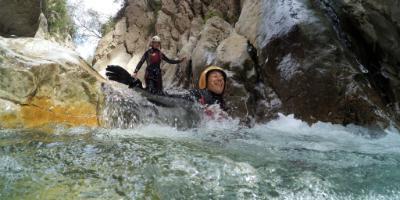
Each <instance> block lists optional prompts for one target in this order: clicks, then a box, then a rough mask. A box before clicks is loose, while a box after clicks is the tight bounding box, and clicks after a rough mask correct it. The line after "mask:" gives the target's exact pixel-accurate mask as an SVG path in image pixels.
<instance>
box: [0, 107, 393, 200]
mask: <svg viewBox="0 0 400 200" xmlns="http://www.w3.org/2000/svg"><path fill="white" fill-rule="evenodd" d="M370 131H375V130H371V129H367V128H364V127H357V126H347V127H344V126H340V125H333V124H329V123H317V124H314V125H311V126H310V125H308V124H307V123H305V122H303V121H300V120H297V119H295V118H294V117H293V116H292V115H290V116H284V115H280V116H279V118H278V119H276V120H274V121H272V122H270V123H267V124H259V125H257V126H256V127H254V128H247V127H242V126H241V125H240V123H239V122H238V121H235V120H232V119H228V120H226V121H209V122H207V123H200V125H199V126H198V127H196V128H193V129H186V130H182V129H177V128H175V127H171V126H168V125H165V124H142V125H140V126H136V127H135V128H134V129H89V128H75V129H73V130H64V131H62V130H60V131H59V133H58V134H56V135H48V134H44V133H38V132H30V131H26V130H25V131H18V130H1V131H0V138H1V141H2V142H0V158H1V159H3V160H8V161H7V162H1V164H0V179H1V181H0V194H1V195H2V196H0V197H1V198H5V199H21V198H23V199H27V198H29V199H43V198H44V199H46V198H52V197H54V195H55V194H57V195H59V196H63V197H65V198H75V199H76V198H81V199H88V198H95V199H119V198H126V199H141V198H153V199H154V198H159V199H214V198H216V199H397V198H400V196H399V194H400V192H399V191H400V187H399V186H398V184H397V183H398V182H399V181H400V170H399V169H398V166H399V164H400V145H399V144H400V143H399V141H400V135H399V133H398V132H397V131H396V130H386V131H385V133H380V134H381V136H380V137H373V138H371V137H369V136H368V135H369V132H370ZM80 132H83V133H82V134H79V133H80ZM3 160H2V161H3ZM5 163H8V164H5ZM12 163H14V164H13V166H17V167H16V168H14V167H12V168H13V169H11V167H10V166H11V165H10V164H12ZM6 165H7V166H8V167H1V166H6ZM18 169H21V170H18ZM16 175H19V176H20V178H15V177H16ZM13 177H14V178H13ZM4 183H7V184H4Z"/></svg>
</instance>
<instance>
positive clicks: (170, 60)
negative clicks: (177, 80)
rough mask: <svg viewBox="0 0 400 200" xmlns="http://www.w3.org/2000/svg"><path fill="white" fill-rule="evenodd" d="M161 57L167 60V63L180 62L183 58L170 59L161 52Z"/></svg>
mask: <svg viewBox="0 0 400 200" xmlns="http://www.w3.org/2000/svg"><path fill="white" fill-rule="evenodd" d="M161 58H162V59H163V60H164V61H165V62H167V63H169V64H178V63H181V62H182V61H183V60H182V59H181V60H172V59H169V58H168V57H167V56H166V55H165V54H164V53H161Z"/></svg>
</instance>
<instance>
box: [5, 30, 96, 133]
mask: <svg viewBox="0 0 400 200" xmlns="http://www.w3.org/2000/svg"><path fill="white" fill-rule="evenodd" d="M0 58H1V59H0V101H1V102H2V103H1V104H0V108H1V109H0V110H1V112H0V127H1V128H51V127H54V126H80V125H83V126H98V125H99V124H98V119H97V118H98V117H97V116H98V115H97V112H98V110H97V109H98V107H99V105H100V102H101V101H102V98H103V96H102V93H101V92H100V82H102V81H103V79H102V77H101V76H100V75H98V73H97V72H96V71H94V70H93V69H92V68H91V67H90V66H89V65H88V64H86V63H85V62H84V61H83V60H82V59H81V58H80V57H79V56H78V55H77V54H76V53H75V52H73V51H72V50H68V49H65V48H64V47H61V46H59V45H58V44H55V43H52V42H49V41H46V40H42V39H35V38H21V39H6V38H2V37H0Z"/></svg>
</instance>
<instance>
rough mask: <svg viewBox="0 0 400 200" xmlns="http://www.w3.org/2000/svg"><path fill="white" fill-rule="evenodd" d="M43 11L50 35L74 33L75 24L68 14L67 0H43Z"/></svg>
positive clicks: (63, 35)
mask: <svg viewBox="0 0 400 200" xmlns="http://www.w3.org/2000/svg"><path fill="white" fill-rule="evenodd" d="M43 13H44V15H45V16H46V18H47V22H48V29H49V33H50V34H51V35H60V36H62V37H65V36H67V35H68V34H69V35H71V36H73V35H74V34H75V31H76V29H75V26H74V23H73V21H72V19H71V17H70V16H69V15H68V8H67V0H44V1H43Z"/></svg>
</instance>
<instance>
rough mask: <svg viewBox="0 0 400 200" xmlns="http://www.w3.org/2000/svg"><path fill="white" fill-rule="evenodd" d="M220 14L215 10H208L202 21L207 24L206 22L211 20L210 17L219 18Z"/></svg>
mask: <svg viewBox="0 0 400 200" xmlns="http://www.w3.org/2000/svg"><path fill="white" fill-rule="evenodd" d="M221 15H222V14H221V13H219V12H218V11H215V10H209V11H208V12H207V13H206V14H205V15H204V21H205V22H207V20H209V19H211V18H212V17H215V16H218V17H221Z"/></svg>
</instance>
